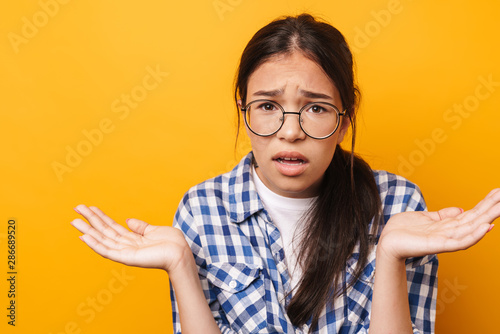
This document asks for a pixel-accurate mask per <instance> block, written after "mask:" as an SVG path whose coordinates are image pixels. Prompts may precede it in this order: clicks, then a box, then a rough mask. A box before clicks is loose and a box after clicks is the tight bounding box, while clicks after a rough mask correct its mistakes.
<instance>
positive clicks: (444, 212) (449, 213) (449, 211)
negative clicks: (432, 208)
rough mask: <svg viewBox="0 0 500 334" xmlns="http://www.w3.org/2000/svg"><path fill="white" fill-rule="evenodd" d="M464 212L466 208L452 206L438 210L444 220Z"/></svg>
mask: <svg viewBox="0 0 500 334" xmlns="http://www.w3.org/2000/svg"><path fill="white" fill-rule="evenodd" d="M462 212H464V210H463V209H461V208H456V207H451V208H445V209H441V210H439V211H438V212H437V214H438V215H439V218H440V219H441V220H443V219H446V218H455V217H456V216H458V215H459V214H461V213H462Z"/></svg>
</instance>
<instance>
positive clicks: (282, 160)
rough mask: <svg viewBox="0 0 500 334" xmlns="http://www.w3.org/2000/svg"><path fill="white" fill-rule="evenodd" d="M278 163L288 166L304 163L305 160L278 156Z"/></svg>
mask: <svg viewBox="0 0 500 334" xmlns="http://www.w3.org/2000/svg"><path fill="white" fill-rule="evenodd" d="M276 161H278V162H279V163H280V164H283V165H288V166H300V165H303V164H305V161H304V160H302V159H299V158H278V159H276Z"/></svg>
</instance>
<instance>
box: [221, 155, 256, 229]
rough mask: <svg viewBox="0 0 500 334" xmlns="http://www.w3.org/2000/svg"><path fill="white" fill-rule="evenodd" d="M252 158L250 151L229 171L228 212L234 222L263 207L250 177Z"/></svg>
mask: <svg viewBox="0 0 500 334" xmlns="http://www.w3.org/2000/svg"><path fill="white" fill-rule="evenodd" d="M252 160H253V153H252V152H250V153H248V154H247V155H246V156H245V157H244V158H243V159H241V161H240V163H239V164H238V165H237V166H236V167H234V169H233V170H232V171H230V172H229V212H230V218H231V221H232V222H234V223H241V222H243V221H245V220H246V219H248V217H250V216H251V215H253V214H255V213H257V212H259V211H260V210H262V209H264V206H263V205H262V202H261V200H260V198H259V195H258V194H257V190H256V189H255V184H254V182H253V179H252V174H251V169H252Z"/></svg>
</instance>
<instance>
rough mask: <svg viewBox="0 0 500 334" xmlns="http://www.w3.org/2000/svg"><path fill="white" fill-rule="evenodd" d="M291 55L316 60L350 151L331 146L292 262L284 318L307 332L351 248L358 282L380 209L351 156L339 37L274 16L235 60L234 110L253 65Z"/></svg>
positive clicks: (353, 93)
mask: <svg viewBox="0 0 500 334" xmlns="http://www.w3.org/2000/svg"><path fill="white" fill-rule="evenodd" d="M293 52H301V53H302V54H304V55H305V56H306V57H308V58H309V59H311V60H313V61H314V62H316V63H317V64H318V65H319V66H320V67H321V68H322V69H323V71H324V72H325V73H326V75H327V76H328V77H329V78H330V79H331V80H332V82H333V83H335V86H336V88H337V89H338V91H339V93H340V97H341V99H342V106H343V108H344V109H345V110H346V111H347V112H346V114H347V117H349V119H350V121H351V130H352V150H351V152H347V151H345V150H343V149H342V148H341V147H340V146H339V145H337V148H336V150H335V154H334V156H333V159H332V161H331V162H330V165H329V167H328V168H327V170H326V172H325V175H324V178H323V181H322V184H321V186H320V190H319V194H318V198H317V200H316V201H315V202H314V204H313V205H312V207H311V209H310V210H309V212H308V214H307V215H306V216H305V217H304V218H305V221H304V224H305V228H304V229H303V230H304V233H303V235H302V239H301V244H300V252H299V258H298V260H299V263H300V265H301V267H302V270H303V275H302V278H301V280H300V282H299V285H298V288H297V290H296V291H295V292H294V294H293V297H292V299H291V301H290V303H289V304H288V307H287V313H288V316H289V317H290V320H291V321H292V323H293V324H294V325H296V326H301V325H303V324H305V323H306V322H307V321H309V319H311V317H312V324H313V325H312V328H311V329H314V328H315V327H316V326H317V321H318V319H319V315H320V313H321V311H322V310H323V308H324V307H325V305H326V303H330V302H331V303H333V301H334V299H333V298H336V297H337V296H338V295H340V294H342V293H345V289H342V288H341V287H340V286H339V283H340V281H341V277H342V274H343V272H344V271H345V267H346V261H347V260H348V258H349V257H350V256H351V255H352V253H353V250H354V247H355V246H356V245H357V244H359V259H358V262H357V267H356V271H355V273H354V279H353V281H351V282H348V284H349V285H352V284H353V283H354V282H355V281H356V280H357V279H358V278H359V277H360V275H361V272H362V270H363V268H364V267H365V266H366V264H367V257H368V253H369V251H370V248H371V246H372V244H373V240H371V238H370V233H371V232H373V231H376V229H377V227H378V221H379V219H380V208H381V205H380V197H379V192H378V189H377V185H376V183H375V180H374V177H373V173H372V170H371V168H370V166H368V164H367V163H366V162H365V161H363V160H362V159H361V158H359V157H357V156H356V155H355V154H354V153H353V150H354V143H355V137H356V136H355V121H356V109H357V105H358V102H359V96H360V95H359V90H358V89H357V87H356V85H355V82H354V70H353V67H354V64H353V58H352V54H351V51H350V50H349V47H348V46H347V43H346V41H345V39H344V37H343V36H342V34H341V33H340V32H339V31H338V30H337V29H335V28H334V27H332V26H331V25H330V24H328V23H325V22H321V21H319V20H317V19H315V18H314V17H313V16H311V15H309V14H301V15H298V16H296V17H290V16H288V17H284V18H280V19H278V20H275V21H273V22H271V23H269V24H268V25H266V26H265V27H263V28H262V29H260V30H259V31H258V32H257V33H256V34H255V35H254V36H253V37H252V39H251V40H250V42H249V43H248V45H247V46H246V48H245V50H244V51H243V54H242V56H241V61H240V65H239V68H238V72H237V76H236V79H235V92H234V98H235V102H236V104H238V99H241V101H242V105H245V104H246V102H247V101H246V97H247V85H248V80H249V78H250V75H251V74H252V73H253V72H254V71H255V70H256V69H257V68H258V67H259V66H260V65H262V64H263V63H265V62H266V61H268V60H269V59H270V58H271V57H273V56H276V55H287V54H291V53H293ZM238 123H240V111H239V110H238ZM372 220H373V224H372V229H371V231H369V228H368V226H369V224H370V221H372ZM332 296H333V298H332Z"/></svg>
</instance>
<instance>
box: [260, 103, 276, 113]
mask: <svg viewBox="0 0 500 334" xmlns="http://www.w3.org/2000/svg"><path fill="white" fill-rule="evenodd" d="M258 109H262V110H265V111H273V110H276V109H277V108H276V106H275V105H274V104H272V103H269V102H264V103H261V104H259V106H258Z"/></svg>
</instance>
